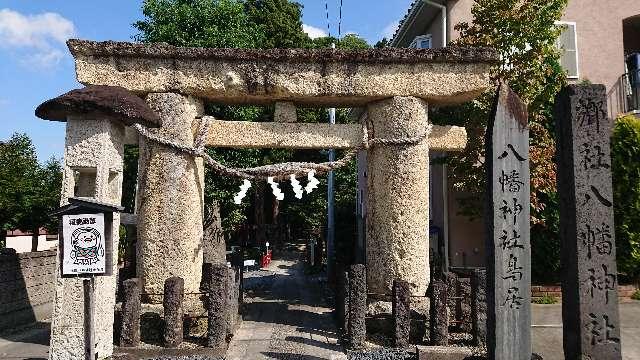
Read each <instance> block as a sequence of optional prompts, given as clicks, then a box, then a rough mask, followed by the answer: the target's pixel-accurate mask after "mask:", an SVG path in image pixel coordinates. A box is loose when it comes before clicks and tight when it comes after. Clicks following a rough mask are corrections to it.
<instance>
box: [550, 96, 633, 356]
mask: <svg viewBox="0 0 640 360" xmlns="http://www.w3.org/2000/svg"><path fill="white" fill-rule="evenodd" d="M606 96H607V94H606V89H605V87H604V86H603V85H570V86H568V87H566V88H565V89H563V91H562V92H560V94H558V96H557V97H556V106H555V114H554V116H555V122H556V132H557V134H556V135H557V136H556V140H557V141H556V147H557V152H558V156H557V161H558V191H559V196H560V237H561V238H560V243H561V246H562V249H561V253H562V255H561V256H562V264H563V270H564V271H563V274H562V275H563V281H562V320H563V345H564V355H565V359H599V360H600V359H601V360H619V359H621V352H620V329H619V324H620V321H619V317H618V292H617V282H618V280H617V267H616V247H615V234H614V226H613V225H614V223H613V191H612V185H611V156H610V140H609V139H610V136H611V122H610V121H609V119H608V117H607V98H606Z"/></svg>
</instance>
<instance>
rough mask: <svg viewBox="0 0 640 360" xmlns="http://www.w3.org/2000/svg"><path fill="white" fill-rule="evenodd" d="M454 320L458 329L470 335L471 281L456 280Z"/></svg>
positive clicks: (464, 279)
mask: <svg viewBox="0 0 640 360" xmlns="http://www.w3.org/2000/svg"><path fill="white" fill-rule="evenodd" d="M456 290H457V291H456V295H455V296H456V297H457V299H456V320H457V321H458V323H457V326H458V329H459V330H460V331H461V332H463V333H467V334H470V333H471V332H472V324H471V279H469V278H463V277H459V278H458V286H457V289H456Z"/></svg>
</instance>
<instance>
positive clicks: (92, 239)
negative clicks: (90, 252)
mask: <svg viewBox="0 0 640 360" xmlns="http://www.w3.org/2000/svg"><path fill="white" fill-rule="evenodd" d="M75 246H77V247H79V248H82V249H88V248H91V247H95V246H98V238H97V237H96V236H95V234H93V233H91V232H83V233H81V234H79V235H78V240H77V241H76V243H75Z"/></svg>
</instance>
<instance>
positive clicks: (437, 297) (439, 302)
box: [429, 280, 449, 346]
mask: <svg viewBox="0 0 640 360" xmlns="http://www.w3.org/2000/svg"><path fill="white" fill-rule="evenodd" d="M447 292H448V286H447V283H445V282H444V281H442V280H433V281H432V282H431V298H430V300H431V307H430V308H429V317H430V321H429V327H430V331H429V332H430V340H431V345H434V346H446V345H448V344H449V314H448V311H447V298H448V296H447Z"/></svg>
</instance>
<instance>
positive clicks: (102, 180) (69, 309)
mask: <svg viewBox="0 0 640 360" xmlns="http://www.w3.org/2000/svg"><path fill="white" fill-rule="evenodd" d="M35 113H36V116H38V117H39V118H42V119H45V120H53V121H63V122H66V123H67V126H66V137H65V151H64V166H63V183H62V192H61V205H66V204H67V201H68V199H69V198H73V197H87V198H93V199H94V200H95V201H100V202H105V203H110V204H115V205H120V203H121V197H122V168H123V155H124V143H125V129H126V126H129V125H132V124H135V123H140V124H143V125H145V126H147V127H159V126H160V119H159V117H158V116H157V115H156V114H155V113H154V112H153V111H152V110H151V109H150V108H149V107H148V106H147V104H146V103H145V102H144V101H143V100H142V99H141V98H139V97H137V96H136V95H134V94H133V93H131V92H129V91H128V90H126V89H124V88H121V87H115V86H88V87H85V88H82V89H77V90H72V91H70V92H68V93H66V94H64V95H61V96H59V97H57V98H54V99H51V100H48V101H45V102H44V103H42V104H41V105H40V106H38V108H37V109H36V112H35ZM113 216H114V218H113V225H112V227H113V228H112V229H111V231H110V234H112V235H111V236H112V237H113V238H112V242H113V248H114V249H117V248H118V236H119V231H118V229H119V225H120V217H119V214H114V215H113ZM112 257H113V259H112V261H111V262H110V263H111V266H112V267H113V268H112V269H110V270H111V271H110V273H111V274H112V275H110V276H104V277H100V278H98V279H96V283H95V292H96V301H95V310H94V312H95V315H96V316H95V317H96V318H95V341H96V344H95V345H96V347H95V349H96V354H97V357H98V358H99V359H102V358H106V357H108V356H110V355H111V354H112V351H113V314H114V305H115V293H116V279H117V264H118V252H117V251H114V252H113V253H112ZM57 261H58V266H57V270H56V286H55V288H56V295H55V302H54V310H53V318H52V325H51V345H50V351H49V354H50V355H49V358H50V359H80V358H82V357H83V354H84V345H85V344H84V333H83V321H84V311H83V297H82V293H83V292H82V280H81V279H80V278H62V276H61V274H60V271H59V269H60V266H59V265H60V264H59V262H60V254H58V260H57Z"/></svg>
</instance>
